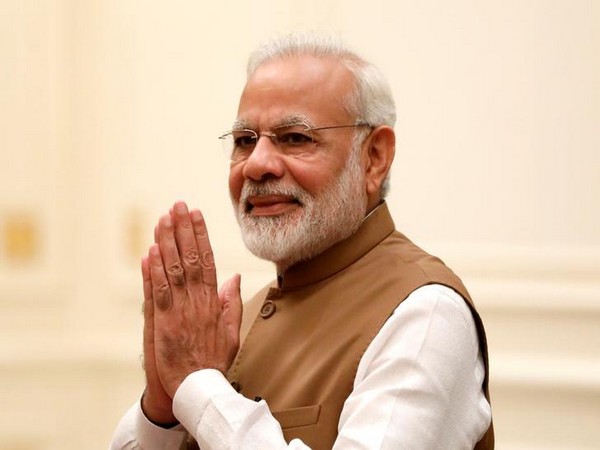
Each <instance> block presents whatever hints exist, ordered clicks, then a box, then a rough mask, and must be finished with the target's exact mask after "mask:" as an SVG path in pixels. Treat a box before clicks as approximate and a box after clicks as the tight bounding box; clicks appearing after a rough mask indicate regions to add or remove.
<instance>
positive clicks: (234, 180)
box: [229, 167, 244, 203]
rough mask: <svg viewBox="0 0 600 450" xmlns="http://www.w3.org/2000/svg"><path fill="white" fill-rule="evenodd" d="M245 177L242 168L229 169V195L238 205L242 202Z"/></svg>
mask: <svg viewBox="0 0 600 450" xmlns="http://www.w3.org/2000/svg"><path fill="white" fill-rule="evenodd" d="M243 185H244V177H243V175H242V168H241V167H231V168H230V169H229V195H230V197H231V199H232V200H234V201H235V202H236V203H237V202H238V201H239V200H240V195H241V193H242V186H243Z"/></svg>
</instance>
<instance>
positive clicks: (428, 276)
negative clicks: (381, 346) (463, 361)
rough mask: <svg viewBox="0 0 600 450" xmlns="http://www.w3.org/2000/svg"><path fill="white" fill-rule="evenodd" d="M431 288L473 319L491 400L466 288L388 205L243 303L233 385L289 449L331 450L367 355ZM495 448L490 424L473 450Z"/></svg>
mask: <svg viewBox="0 0 600 450" xmlns="http://www.w3.org/2000/svg"><path fill="white" fill-rule="evenodd" d="M432 283H437V284H443V285H446V286H448V287H450V288H452V289H453V290H455V291H456V292H458V293H459V294H460V295H461V296H462V297H463V298H464V299H465V301H466V302H467V304H468V305H469V307H470V309H471V311H472V313H473V317H474V318H475V324H476V326H477V331H478V334H479V342H480V346H481V352H482V354H483V358H484V361H485V367H486V375H485V381H484V386H483V387H484V391H485V395H486V397H487V398H488V400H489V394H488V356H487V344H486V338H485V332H484V329H483V324H482V322H481V319H480V317H479V315H478V314H477V312H476V311H475V308H474V306H473V303H472V301H471V299H470V297H469V294H468V292H467V290H466V289H465V287H464V286H463V284H462V282H461V281H460V279H458V277H456V275H455V274H454V273H453V272H452V271H451V270H450V269H448V268H447V267H446V266H445V265H444V264H443V263H442V262H441V261H440V260H439V259H437V258H435V257H433V256H431V255H428V254H427V253H425V252H424V251H423V250H421V249H420V248H418V247H417V246H415V245H414V244H412V243H411V242H410V241H409V240H408V239H407V238H406V237H404V236H403V235H402V234H400V233H398V232H396V231H394V223H393V221H392V218H391V216H390V215H389V212H388V210H387V206H386V205H385V203H384V204H383V205H381V206H380V207H378V208H377V209H376V210H375V211H374V212H373V213H372V214H370V215H369V216H368V217H367V219H366V220H365V222H364V223H363V225H362V226H361V228H360V229H359V230H358V232H357V233H356V234H355V235H353V236H352V237H351V238H349V239H347V240H346V241H343V242H340V243H339V244H337V245H335V246H333V247H332V248H331V249H329V250H327V251H326V252H324V253H323V254H321V255H319V256H317V257H316V258H314V259H312V260H311V261H308V262H305V263H300V264H298V265H296V266H294V267H292V268H291V269H290V270H289V271H288V272H286V273H285V274H284V275H283V277H280V278H279V279H278V282H277V283H276V284H275V283H274V284H272V285H271V286H267V287H266V288H264V289H263V290H262V291H261V292H259V293H258V294H257V295H256V296H255V297H254V298H253V299H252V300H251V301H250V302H249V303H248V304H247V305H245V311H244V315H245V317H244V324H243V331H242V333H243V335H244V334H246V333H247V335H246V337H245V341H244V344H243V346H242V348H241V349H240V351H239V353H238V355H237V358H236V360H235V362H234V363H233V365H232V367H231V369H230V372H229V377H228V378H229V380H230V381H231V382H232V385H233V386H234V387H236V388H237V389H238V390H239V391H240V392H241V393H242V394H243V395H244V396H246V397H248V398H250V399H258V398H262V399H265V400H266V401H267V404H268V405H269V408H270V410H271V411H272V412H273V415H274V416H275V418H276V419H277V420H278V421H279V423H280V425H281V428H282V429H283V433H284V436H285V438H286V440H287V441H288V442H289V441H290V440H292V439H294V438H299V439H301V440H302V441H303V442H304V443H305V444H306V445H308V446H309V447H310V448H311V449H313V450H321V449H322V450H324V449H331V447H332V446H333V443H334V441H335V439H336V436H337V427H338V422H339V418H340V414H341V410H342V407H343V404H344V401H345V400H346V398H348V396H349V395H350V393H351V391H352V387H353V382H354V378H355V376H356V371H357V368H358V364H359V361H360V359H361V357H362V355H363V353H364V352H365V350H366V349H367V347H368V345H369V344H370V343H371V341H372V340H373V338H374V337H375V335H376V334H377V333H378V332H379V330H380V328H381V327H382V326H383V324H384V323H385V321H386V320H387V318H388V317H389V316H390V314H391V313H392V312H393V311H394V309H395V308H396V307H397V306H398V304H400V303H401V302H402V301H403V300H404V299H405V298H406V297H408V295H409V294H410V293H411V292H413V291H414V290H415V289H417V288H419V287H421V286H424V285H427V284H432ZM257 313H258V314H257ZM254 318H255V320H253V323H252V319H254ZM249 325H251V326H250V327H249V329H248V326H249ZM493 447H494V439H493V428H492V426H491V425H490V428H489V430H488V431H487V432H486V434H485V435H484V437H483V438H482V440H481V441H480V442H479V443H478V444H477V446H476V448H477V449H493Z"/></svg>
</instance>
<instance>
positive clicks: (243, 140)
mask: <svg viewBox="0 0 600 450" xmlns="http://www.w3.org/2000/svg"><path fill="white" fill-rule="evenodd" d="M256 141H257V139H256V135H255V134H252V133H234V134H233V147H234V149H240V150H249V149H253V148H254V147H256Z"/></svg>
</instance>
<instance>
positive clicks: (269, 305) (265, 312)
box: [260, 300, 277, 319]
mask: <svg viewBox="0 0 600 450" xmlns="http://www.w3.org/2000/svg"><path fill="white" fill-rule="evenodd" d="M276 309H277V307H276V306H275V303H273V302H272V301H271V300H267V301H266V302H265V303H264V305H262V308H260V317H262V318H263V319H268V318H269V317H271V316H272V315H273V314H275V310H276Z"/></svg>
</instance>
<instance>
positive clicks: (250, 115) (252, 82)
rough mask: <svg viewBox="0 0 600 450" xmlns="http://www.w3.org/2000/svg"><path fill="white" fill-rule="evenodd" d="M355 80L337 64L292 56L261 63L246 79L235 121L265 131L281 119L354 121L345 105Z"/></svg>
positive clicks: (335, 62) (335, 61) (341, 64)
mask: <svg viewBox="0 0 600 450" xmlns="http://www.w3.org/2000/svg"><path fill="white" fill-rule="evenodd" d="M353 88H354V77H353V75H352V73H351V72H350V70H349V69H348V68H347V67H346V66H344V64H343V63H341V62H340V61H339V60H336V59H334V58H323V57H314V56H307V55H303V56H294V57H286V58H283V59H275V60H271V61H267V62H265V63H263V64H262V65H261V66H259V67H258V69H256V71H255V72H254V73H253V74H252V76H251V77H250V78H249V79H248V82H247V83H246V86H245V88H244V91H243V92H242V96H241V98H240V104H239V108H238V119H237V120H238V121H241V122H244V123H247V124H251V125H253V126H255V127H260V128H265V127H270V126H273V125H275V124H277V121H278V120H281V118H284V117H292V116H304V117H307V118H308V119H310V121H311V122H312V123H311V125H323V124H326V125H334V124H338V123H346V122H348V121H351V120H354V118H353V117H351V114H350V112H349V111H348V109H347V102H348V99H349V97H350V95H351V94H352V91H353Z"/></svg>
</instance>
